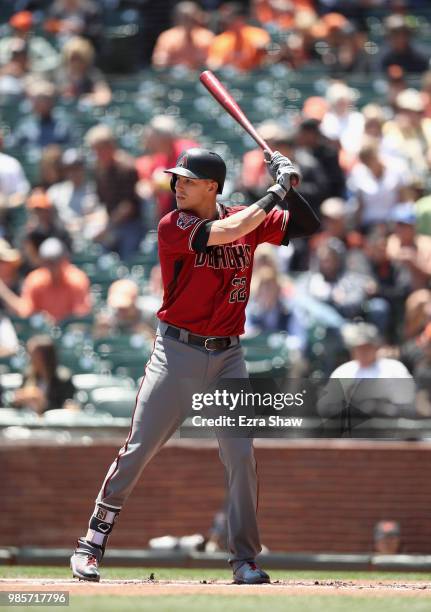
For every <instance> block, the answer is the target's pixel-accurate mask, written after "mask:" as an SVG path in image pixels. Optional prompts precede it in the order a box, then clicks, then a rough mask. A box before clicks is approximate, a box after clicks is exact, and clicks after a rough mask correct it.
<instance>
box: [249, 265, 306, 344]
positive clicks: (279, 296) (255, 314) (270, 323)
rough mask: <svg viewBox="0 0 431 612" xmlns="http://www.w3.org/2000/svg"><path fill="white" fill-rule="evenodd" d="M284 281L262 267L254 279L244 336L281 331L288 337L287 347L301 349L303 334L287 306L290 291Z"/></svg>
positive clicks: (296, 319) (294, 315)
mask: <svg viewBox="0 0 431 612" xmlns="http://www.w3.org/2000/svg"><path fill="white" fill-rule="evenodd" d="M286 281H287V279H283V278H282V277H281V276H280V274H278V273H277V271H276V270H274V268H272V267H270V266H263V267H261V268H260V269H259V272H258V273H257V274H254V275H253V280H252V288H251V294H250V301H249V303H248V305H247V329H246V332H252V333H256V332H277V331H284V332H287V333H288V335H289V338H290V339H289V342H290V345H291V346H292V347H293V346H294V347H295V348H297V349H302V348H303V347H304V346H305V342H306V332H305V329H304V327H303V326H302V324H301V322H300V319H299V318H298V317H297V315H296V313H295V311H294V310H293V309H292V306H291V305H290V306H289V294H290V293H291V292H292V289H293V288H292V286H290V284H288V283H287V282H286Z"/></svg>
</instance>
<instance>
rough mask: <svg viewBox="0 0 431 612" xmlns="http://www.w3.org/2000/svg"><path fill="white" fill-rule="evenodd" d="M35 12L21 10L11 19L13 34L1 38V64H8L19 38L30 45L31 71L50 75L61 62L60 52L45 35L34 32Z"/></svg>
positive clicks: (10, 25) (10, 24)
mask: <svg viewBox="0 0 431 612" xmlns="http://www.w3.org/2000/svg"><path fill="white" fill-rule="evenodd" d="M33 22H34V17H33V13H31V12H30V11H19V12H18V13H14V14H13V15H12V17H11V18H10V19H9V27H10V30H11V34H10V35H9V36H2V37H1V39H0V66H4V65H5V64H7V62H8V61H9V59H10V57H11V49H12V48H13V45H14V41H16V39H17V38H20V39H21V40H23V41H24V42H25V43H26V44H27V46H28V56H29V63H30V71H31V72H32V73H36V74H38V75H39V76H40V75H43V76H44V77H47V78H48V77H49V76H50V75H52V74H53V72H54V70H55V69H56V68H57V66H58V65H59V62H60V56H59V53H58V52H57V51H56V49H55V48H54V47H53V46H52V45H51V43H49V42H48V41H47V40H46V38H44V37H43V36H38V35H37V34H35V33H34V32H33V25H34V23H33Z"/></svg>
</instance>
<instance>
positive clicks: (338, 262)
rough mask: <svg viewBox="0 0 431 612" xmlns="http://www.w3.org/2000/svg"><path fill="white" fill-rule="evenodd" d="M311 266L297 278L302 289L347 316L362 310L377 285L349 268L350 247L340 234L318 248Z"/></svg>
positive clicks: (307, 294) (354, 315) (351, 316)
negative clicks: (347, 258)
mask: <svg viewBox="0 0 431 612" xmlns="http://www.w3.org/2000/svg"><path fill="white" fill-rule="evenodd" d="M314 259H315V261H314V262H312V266H311V270H310V271H309V272H305V273H304V274H301V275H300V276H299V278H298V280H297V289H298V292H300V293H302V294H303V295H306V296H309V297H311V298H314V299H315V300H319V301H320V302H323V303H325V304H328V305H329V306H332V307H333V308H335V310H337V311H338V312H339V313H340V314H341V315H342V316H343V317H347V318H353V317H356V316H359V315H361V314H362V311H363V307H364V306H365V303H366V301H367V299H368V297H369V291H370V289H371V291H372V290H373V289H374V283H372V279H371V278H370V277H369V276H366V275H365V274H359V273H357V272H352V271H350V270H348V269H346V248H345V246H344V244H343V243H342V242H341V241H340V240H338V239H337V238H330V239H329V240H327V241H326V242H325V243H323V244H322V245H320V246H319V247H318V248H317V250H316V255H315V258H314Z"/></svg>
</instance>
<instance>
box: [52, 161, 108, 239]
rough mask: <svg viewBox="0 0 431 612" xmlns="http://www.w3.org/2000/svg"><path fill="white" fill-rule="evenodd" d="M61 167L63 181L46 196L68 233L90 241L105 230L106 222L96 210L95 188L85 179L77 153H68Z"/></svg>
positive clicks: (104, 214)
mask: <svg viewBox="0 0 431 612" xmlns="http://www.w3.org/2000/svg"><path fill="white" fill-rule="evenodd" d="M62 166H63V171H64V178H65V180H64V181H61V182H58V183H54V185H52V186H51V187H50V188H49V189H48V191H47V196H48V198H49V199H50V201H51V202H52V203H53V205H54V206H55V209H56V211H57V213H58V217H59V219H60V221H61V222H62V223H63V224H64V227H65V228H66V230H67V231H68V232H69V233H71V234H73V235H79V234H81V235H84V236H86V237H87V238H91V237H92V236H94V235H95V234H96V233H97V232H98V231H100V230H101V228H102V227H104V226H105V224H106V222H107V218H106V212H105V211H104V210H103V209H102V208H101V207H100V206H99V203H98V199H97V195H96V186H95V185H94V183H93V182H92V181H90V180H88V179H87V176H86V168H85V160H84V156H83V155H82V153H81V152H80V151H78V150H77V149H67V151H65V152H64V153H63V156H62Z"/></svg>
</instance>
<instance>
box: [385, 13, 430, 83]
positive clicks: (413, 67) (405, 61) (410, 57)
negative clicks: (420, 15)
mask: <svg viewBox="0 0 431 612" xmlns="http://www.w3.org/2000/svg"><path fill="white" fill-rule="evenodd" d="M385 27H386V36H387V44H386V47H385V48H384V49H383V51H382V53H381V58H380V68H381V70H382V71H384V72H386V71H387V70H388V68H389V67H390V66H400V67H401V68H402V69H403V70H405V71H406V72H409V73H421V72H424V71H425V70H427V68H428V67H429V58H428V56H427V55H426V54H425V53H424V52H422V51H421V50H419V49H417V48H416V47H414V46H413V45H412V42H411V38H412V32H411V28H410V25H409V22H408V20H407V19H406V17H405V16H404V15H390V16H389V17H388V18H387V19H386V21H385Z"/></svg>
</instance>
